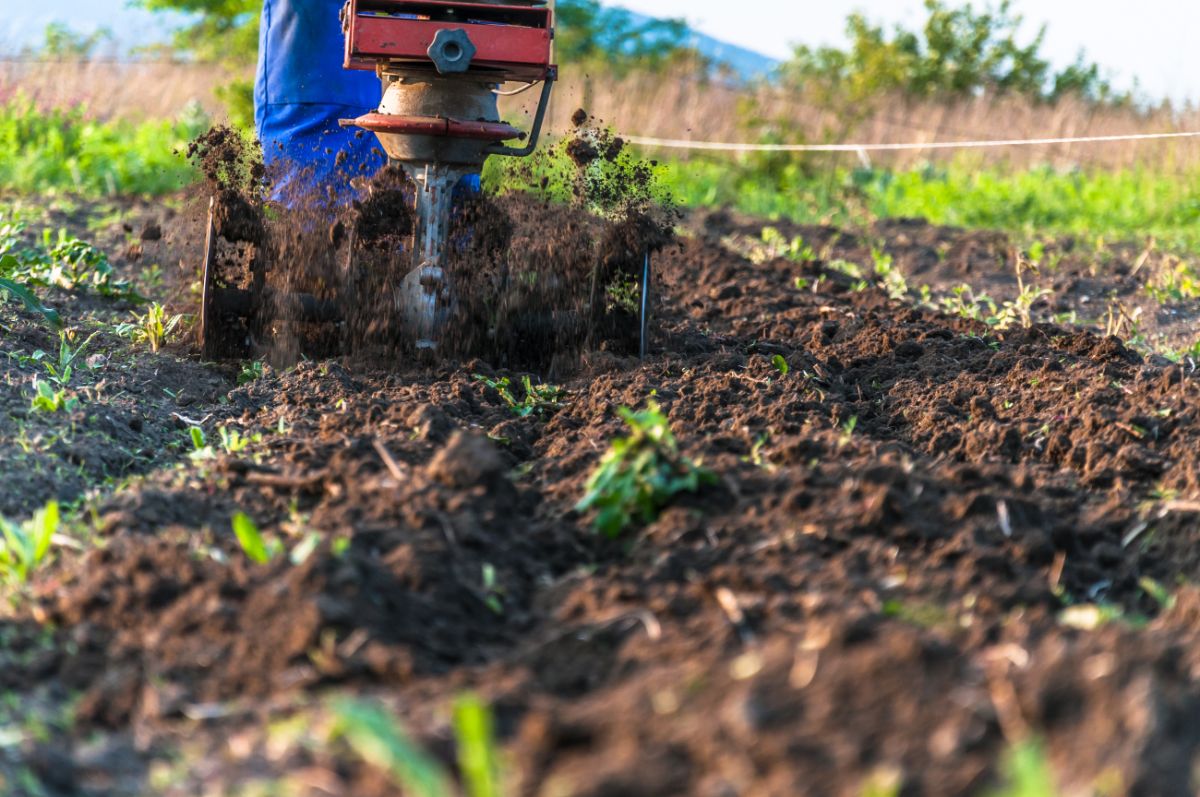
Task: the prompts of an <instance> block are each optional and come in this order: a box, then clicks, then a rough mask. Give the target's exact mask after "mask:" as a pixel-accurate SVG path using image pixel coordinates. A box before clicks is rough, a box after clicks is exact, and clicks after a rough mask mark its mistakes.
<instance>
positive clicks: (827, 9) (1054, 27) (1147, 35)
mask: <svg viewBox="0 0 1200 797" xmlns="http://www.w3.org/2000/svg"><path fill="white" fill-rule="evenodd" d="M0 2H4V0H0ZM983 4H984V2H983V0H976V2H975V6H976V7H977V8H978V7H980V6H981V5H983ZM620 5H624V6H625V7H627V8H629V9H632V10H634V11H639V12H642V13H644V14H653V15H655V16H669V17H683V18H685V19H687V20H688V21H689V22H691V23H692V25H693V26H694V27H695V28H697V29H699V30H700V31H702V32H704V33H708V34H709V35H712V36H716V37H718V38H721V39H724V40H726V41H729V42H730V43H732V44H738V45H741V46H743V47H750V48H751V49H755V50H758V51H759V52H762V53H763V54H765V55H770V56H772V57H775V58H786V57H787V56H788V54H789V53H790V51H791V49H790V45H792V44H794V43H804V44H838V43H842V42H844V41H845V36H844V30H845V20H846V16H847V15H848V14H849V13H850V12H851V11H855V10H860V11H863V12H864V13H866V15H867V17H868V18H869V19H871V20H877V21H880V22H885V23H896V22H902V23H905V24H906V26H908V27H916V26H917V25H919V24H920V22H921V21H922V20H923V19H924V16H925V15H924V3H922V2H921V0H856V2H838V0H823V2H814V0H738V2H730V0H621V2H620ZM1013 7H1014V9H1015V10H1016V11H1017V12H1018V13H1020V14H1023V15H1024V16H1025V18H1026V25H1027V28H1028V32H1029V35H1030V36H1032V35H1034V34H1035V33H1036V32H1037V28H1038V27H1039V26H1040V25H1042V24H1046V25H1047V26H1048V27H1047V33H1046V53H1047V55H1048V56H1049V57H1050V59H1051V60H1052V61H1053V62H1054V63H1055V64H1057V65H1060V66H1061V65H1066V64H1069V63H1071V62H1072V61H1074V60H1075V56H1076V55H1077V54H1078V53H1079V51H1080V49H1083V50H1086V52H1087V55H1088V57H1089V59H1090V60H1092V61H1095V62H1097V63H1099V64H1100V65H1101V66H1102V67H1104V68H1105V69H1106V70H1108V71H1109V73H1110V75H1111V76H1112V78H1113V79H1114V82H1115V83H1116V84H1117V85H1118V86H1120V87H1123V88H1128V87H1130V86H1132V85H1133V83H1134V82H1135V81H1136V82H1137V84H1138V85H1140V87H1141V88H1142V89H1143V91H1144V92H1145V93H1147V94H1148V95H1150V96H1152V97H1162V96H1169V97H1171V98H1173V99H1176V100H1188V99H1190V100H1193V101H1195V100H1200V41H1198V38H1200V2H1197V0H1137V1H1136V2H1131V0H1014V2H1013Z"/></svg>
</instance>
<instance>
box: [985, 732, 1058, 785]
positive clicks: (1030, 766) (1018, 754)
mask: <svg viewBox="0 0 1200 797" xmlns="http://www.w3.org/2000/svg"><path fill="white" fill-rule="evenodd" d="M1000 770H1001V773H1002V775H1003V779H1004V785H1003V786H1001V787H1000V788H998V789H993V790H992V791H989V792H988V793H987V797H1055V795H1057V794H1058V785H1057V784H1056V783H1055V781H1054V772H1053V770H1051V768H1050V761H1049V759H1048V758H1047V757H1046V750H1045V748H1044V747H1043V746H1042V744H1041V743H1040V742H1038V741H1026V742H1022V743H1020V744H1017V745H1015V746H1014V747H1012V748H1011V749H1009V750H1008V751H1007V752H1006V753H1005V755H1004V760H1003V762H1002V764H1001V767H1000Z"/></svg>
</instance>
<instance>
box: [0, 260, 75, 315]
mask: <svg viewBox="0 0 1200 797" xmlns="http://www.w3.org/2000/svg"><path fill="white" fill-rule="evenodd" d="M5 260H12V261H14V262H15V261H16V258H14V257H13V256H12V255H5V256H4V258H0V274H3V273H5V271H6V270H7V269H6V268H5V267H4V261H5ZM4 293H7V294H8V295H10V296H12V297H13V298H15V299H16V300H17V301H19V302H20V303H21V304H23V305H25V309H26V310H28V311H29V312H31V313H37V314H38V315H40V316H41V317H42V318H44V319H46V322H47V323H49V324H50V326H52V327H54V328H55V329H62V325H63V323H62V317H61V316H60V315H59V314H58V311H57V310H55V309H53V308H51V307H47V306H46V305H44V304H42V302H41V300H40V299H38V298H37V296H35V295H34V293H33V291H31V290H30V289H29V288H28V287H26V286H25V285H22V284H21V283H19V282H17V281H16V280H13V279H9V278H7V277H0V296H3V294H4Z"/></svg>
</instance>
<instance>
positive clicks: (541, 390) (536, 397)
mask: <svg viewBox="0 0 1200 797" xmlns="http://www.w3.org/2000/svg"><path fill="white" fill-rule="evenodd" d="M474 378H475V381H476V382H479V383H480V384H482V385H484V386H486V387H490V388H492V389H493V390H495V391H496V392H497V393H499V394H500V399H501V400H502V401H503V402H504V403H505V404H506V405H507V406H508V408H509V409H510V410H512V412H513V414H514V415H516V416H517V417H519V418H528V417H529V416H530V415H537V416H539V417H546V416H549V415H553V414H554V413H556V412H558V411H559V410H560V409H562V408H563V406H564V400H565V399H566V398H567V391H566V390H564V389H563V388H561V387H559V386H558V385H546V384H541V385H535V384H533V382H532V380H530V378H529V377H528V376H523V377H521V387H522V388H523V389H524V391H525V395H524V396H523V397H522V398H521V400H519V401H518V400H517V398H516V396H514V395H513V392H512V381H511V380H510V379H509V378H508V377H507V376H505V377H501V378H500V379H489V378H488V377H486V376H481V375H479V374H475V377H474Z"/></svg>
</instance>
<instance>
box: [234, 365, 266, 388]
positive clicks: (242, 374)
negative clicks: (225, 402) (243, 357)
mask: <svg viewBox="0 0 1200 797" xmlns="http://www.w3.org/2000/svg"><path fill="white" fill-rule="evenodd" d="M266 372H267V366H266V364H265V363H264V362H263V361H262V360H251V361H250V362H248V363H243V364H242V370H241V371H239V372H238V378H237V382H238V384H239V385H248V384H250V383H251V382H254V381H257V380H259V379H262V378H263V375H264V374H266Z"/></svg>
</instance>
